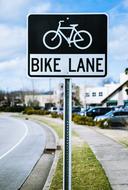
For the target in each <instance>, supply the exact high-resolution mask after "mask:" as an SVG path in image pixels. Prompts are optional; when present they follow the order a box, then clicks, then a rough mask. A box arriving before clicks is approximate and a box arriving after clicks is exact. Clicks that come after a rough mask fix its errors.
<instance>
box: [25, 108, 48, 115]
mask: <svg viewBox="0 0 128 190" xmlns="http://www.w3.org/2000/svg"><path fill="white" fill-rule="evenodd" d="M49 113H50V112H49V111H46V110H35V109H33V108H32V107H27V108H26V109H25V110H24V112H23V114H28V115H32V114H36V115H48V114H49Z"/></svg>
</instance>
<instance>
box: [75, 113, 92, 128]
mask: <svg viewBox="0 0 128 190" xmlns="http://www.w3.org/2000/svg"><path fill="white" fill-rule="evenodd" d="M72 120H73V121H74V123H77V124H79V125H89V126H94V125H95V122H94V121H93V118H91V117H87V116H80V115H73V117H72Z"/></svg>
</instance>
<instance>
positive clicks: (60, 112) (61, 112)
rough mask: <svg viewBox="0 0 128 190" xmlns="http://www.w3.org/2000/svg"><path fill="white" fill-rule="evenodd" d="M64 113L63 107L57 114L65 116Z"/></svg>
mask: <svg viewBox="0 0 128 190" xmlns="http://www.w3.org/2000/svg"><path fill="white" fill-rule="evenodd" d="M63 112H64V110H63V107H60V108H58V110H57V114H59V115H63Z"/></svg>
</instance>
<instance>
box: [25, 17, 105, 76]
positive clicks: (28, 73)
mask: <svg viewBox="0 0 128 190" xmlns="http://www.w3.org/2000/svg"><path fill="white" fill-rule="evenodd" d="M66 14H69V15H105V16H106V17H107V53H106V54H105V74H104V75H85V76H84V75H31V74H30V54H29V50H28V20H29V16H31V15H35V16H36V15H66ZM63 55H64V54H63ZM27 60H28V68H27V71H28V72H27V75H28V77H29V78H47V77H49V78H83V77H86V78H90V77H92V78H93V77H96V78H97V77H105V76H106V75H107V60H108V14H107V13H39V14H34V13H31V14H28V15H27Z"/></svg>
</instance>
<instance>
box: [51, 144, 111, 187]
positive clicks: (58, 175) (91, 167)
mask: <svg viewBox="0 0 128 190" xmlns="http://www.w3.org/2000/svg"><path fill="white" fill-rule="evenodd" d="M62 171H63V161H62V153H61V155H60V159H59V161H58V165H57V169H56V172H55V176H54V177H53V180H52V184H51V187H50V190H61V189H62V183H63V174H62ZM72 190H111V187H110V184H109V181H108V179H107V177H106V175H105V173H104V170H103V169H102V167H101V165H100V163H99V162H98V161H97V159H96V157H95V155H94V154H93V152H92V151H91V149H90V148H89V147H88V146H87V145H84V146H82V147H73V150H72Z"/></svg>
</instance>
